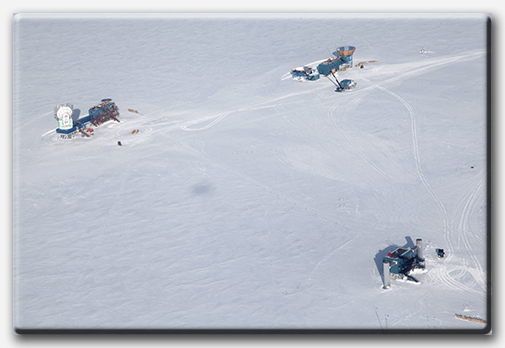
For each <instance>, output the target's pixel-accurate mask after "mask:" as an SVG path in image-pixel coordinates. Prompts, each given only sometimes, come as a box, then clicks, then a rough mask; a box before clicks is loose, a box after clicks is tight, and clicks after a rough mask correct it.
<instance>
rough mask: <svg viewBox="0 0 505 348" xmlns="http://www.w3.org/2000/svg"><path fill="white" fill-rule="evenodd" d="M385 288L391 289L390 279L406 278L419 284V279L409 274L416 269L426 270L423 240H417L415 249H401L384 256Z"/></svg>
mask: <svg viewBox="0 0 505 348" xmlns="http://www.w3.org/2000/svg"><path fill="white" fill-rule="evenodd" d="M382 262H383V267H384V287H385V288H387V287H389V284H390V281H389V277H390V276H391V277H392V278H404V277H406V278H407V279H408V280H413V281H415V282H417V279H415V278H414V277H412V276H410V275H409V273H410V271H412V270H413V269H415V268H424V263H423V262H424V257H423V249H422V239H417V240H416V246H415V247H413V248H408V247H401V248H398V249H396V250H395V251H393V252H391V253H388V254H387V255H386V256H384V258H383V260H382Z"/></svg>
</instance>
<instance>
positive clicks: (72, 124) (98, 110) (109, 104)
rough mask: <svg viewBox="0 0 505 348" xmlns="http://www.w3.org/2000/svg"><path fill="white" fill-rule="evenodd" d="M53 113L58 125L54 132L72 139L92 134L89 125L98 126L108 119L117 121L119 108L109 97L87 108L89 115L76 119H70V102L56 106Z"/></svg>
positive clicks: (71, 108)
mask: <svg viewBox="0 0 505 348" xmlns="http://www.w3.org/2000/svg"><path fill="white" fill-rule="evenodd" d="M54 113H55V116H54V117H55V118H56V119H57V120H58V122H59V125H60V127H59V128H57V129H56V133H58V134H59V136H60V138H61V139H72V138H75V137H77V136H84V137H89V136H90V135H93V133H92V132H93V129H90V128H89V126H90V125H93V126H95V127H98V126H100V125H101V124H103V123H105V122H107V121H110V120H114V121H116V122H119V119H118V117H119V110H118V108H117V106H116V104H115V103H114V102H113V101H112V99H109V98H108V99H102V100H101V103H100V104H98V105H96V106H93V107H92V108H91V109H89V115H87V116H85V117H83V118H80V119H78V120H76V121H73V120H72V113H73V106H72V105H71V104H68V103H67V104H62V105H58V106H56V107H55V109H54ZM89 132H91V134H90V133H89Z"/></svg>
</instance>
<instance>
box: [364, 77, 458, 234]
mask: <svg viewBox="0 0 505 348" xmlns="http://www.w3.org/2000/svg"><path fill="white" fill-rule="evenodd" d="M364 80H365V81H367V82H368V83H371V84H373V85H374V86H375V87H376V88H378V89H380V90H381V91H383V92H385V93H387V94H389V95H390V96H392V97H394V98H396V99H397V100H398V101H400V102H401V103H402V104H403V105H404V106H405V107H406V108H407V110H408V112H409V117H410V130H411V133H412V146H413V149H414V160H415V163H416V171H417V175H418V176H419V179H421V182H422V183H423V185H424V187H425V188H426V189H427V190H428V192H429V193H430V194H431V196H432V197H433V199H434V200H435V202H436V203H437V205H438V208H439V209H440V211H441V213H442V219H443V222H444V235H447V233H448V231H449V223H448V221H447V210H446V208H445V205H444V203H443V202H442V200H441V199H440V197H438V195H437V194H436V193H435V191H434V190H433V188H432V187H431V186H430V184H429V183H428V180H426V176H425V175H424V171H423V168H422V165H421V160H420V158H419V141H418V138H417V125H416V115H415V113H414V110H413V109H412V107H411V106H410V104H409V103H407V101H405V99H403V98H402V97H401V96H399V95H398V94H396V93H394V92H392V91H390V90H388V89H387V88H385V87H383V86H380V85H378V84H374V83H373V82H371V81H370V80H368V79H367V78H364Z"/></svg>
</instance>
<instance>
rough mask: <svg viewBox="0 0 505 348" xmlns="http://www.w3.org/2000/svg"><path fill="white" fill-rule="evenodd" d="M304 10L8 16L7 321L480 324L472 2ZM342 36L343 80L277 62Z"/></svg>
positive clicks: (481, 31) (480, 82) (296, 59)
mask: <svg viewBox="0 0 505 348" xmlns="http://www.w3.org/2000/svg"><path fill="white" fill-rule="evenodd" d="M300 17H303V16H301V15H299V16H297V17H294V16H292V17H289V16H287V17H283V16H278V17H272V16H265V17H263V18H257V17H256V16H251V17H242V18H241V17H240V16H234V17H230V18H222V17H218V18H206V17H199V16H196V17H195V16H194V17H184V16H172V17H161V16H158V17H149V16H147V17H141V18H140V17H135V16H133V15H131V16H126V15H125V16H122V17H101V18H97V17H91V16H88V17H87V16H84V15H80V16H76V17H68V16H67V17H65V16H63V15H61V16H57V17H56V16H53V17H44V16H40V15H39V16H29V15H22V16H17V17H16V18H15V21H14V73H13V77H14V104H13V110H14V117H13V138H14V154H13V161H14V172H13V177H14V196H13V199H14V202H13V203H14V220H13V227H14V326H15V327H16V328H19V329H33V328H249V329H258V328H287V329H298V328H303V329H320V328H330V329H379V330H381V329H382V330H385V329H386V328H387V329H462V330H465V329H483V328H484V327H485V325H484V324H480V323H475V322H470V321H462V320H459V319H456V318H455V314H456V313H458V314H465V315H469V316H476V317H480V318H483V319H486V318H487V309H486V301H487V287H486V281H487V273H486V268H487V266H486V264H487V257H488V255H487V253H486V250H487V249H486V248H487V244H486V243H487V241H488V240H487V224H486V219H487V217H486V214H487V201H486V186H487V181H486V179H487V175H488V172H487V163H486V78H485V77H486V75H485V73H486V45H485V43H486V41H485V37H486V36H485V34H486V32H485V29H486V17H485V16H476V15H474V16H470V15H468V16H463V15H461V16H459V17H451V18H447V17H432V18H428V17H422V18H408V19H402V18H393V19H391V18H389V19H384V18H372V19H370V18H350V17H349V16H345V17H337V16H335V17H329V16H312V17H311V16H309V17H305V18H300ZM341 45H354V46H356V47H357V51H356V53H355V57H354V62H355V63H357V62H359V61H364V60H372V59H374V60H378V61H379V63H376V64H368V65H366V67H365V68H364V69H350V70H348V71H346V72H342V73H340V77H341V78H352V79H354V80H355V81H356V82H357V83H358V86H357V88H356V89H354V90H352V91H346V92H344V93H335V92H334V85H333V84H332V83H331V82H330V81H328V80H327V79H326V78H322V79H320V80H318V81H315V82H303V83H299V82H297V81H294V80H292V79H289V78H286V73H288V72H289V71H290V70H291V69H293V68H295V67H297V66H300V65H304V64H308V63H310V62H314V61H317V60H320V59H325V58H329V53H328V51H331V52H332V51H334V49H335V46H341ZM421 49H425V50H426V51H427V52H426V53H423V54H421V53H420V50H421ZM103 98H112V99H113V101H114V102H116V104H117V105H118V107H119V109H120V112H121V116H120V120H121V122H120V123H115V122H111V123H108V124H106V125H104V126H102V127H100V128H96V129H95V133H96V136H94V137H91V138H80V139H74V140H70V141H63V140H58V139H57V138H56V133H55V131H54V130H55V128H56V127H57V125H58V124H57V121H56V120H55V119H54V117H53V108H54V106H56V105H57V104H61V103H67V102H70V103H72V104H73V105H74V107H75V108H76V109H77V110H76V112H75V117H82V116H85V115H87V113H88V111H87V110H88V109H89V108H90V107H91V106H93V105H95V104H97V103H99V101H100V100H101V99H103ZM129 108H131V109H135V110H138V111H139V113H138V114H134V113H131V112H128V111H127V109H129ZM133 129H139V130H140V132H139V133H138V134H135V135H131V134H130V132H131V131H132V130H133ZM117 141H121V142H122V144H123V146H122V147H118V146H117ZM416 238H422V239H423V240H424V242H425V245H426V248H425V255H426V258H427V272H426V273H423V274H420V275H419V276H418V278H419V279H420V281H421V284H413V283H410V282H409V283H402V282H393V287H392V289H390V290H387V291H386V290H383V289H382V279H381V259H382V256H383V255H384V254H385V253H387V251H389V250H390V249H391V246H392V245H399V246H403V245H405V244H408V245H411V244H410V243H411V239H412V240H415V239H416ZM436 248H443V249H444V250H445V251H446V253H447V257H446V258H445V259H442V260H440V259H437V257H436V254H435V249H436Z"/></svg>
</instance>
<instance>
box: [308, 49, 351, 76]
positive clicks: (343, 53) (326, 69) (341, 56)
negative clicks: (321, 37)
mask: <svg viewBox="0 0 505 348" xmlns="http://www.w3.org/2000/svg"><path fill="white" fill-rule="evenodd" d="M355 51H356V47H354V46H342V47H339V48H337V50H336V51H335V52H333V55H334V56H335V58H330V59H328V60H325V61H324V62H322V63H321V64H319V65H318V66H317V71H319V73H320V74H321V75H324V76H328V75H330V74H333V73H335V72H336V71H338V70H344V69H346V68H348V67H352V65H353V61H354V59H353V55H354V52H355Z"/></svg>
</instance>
